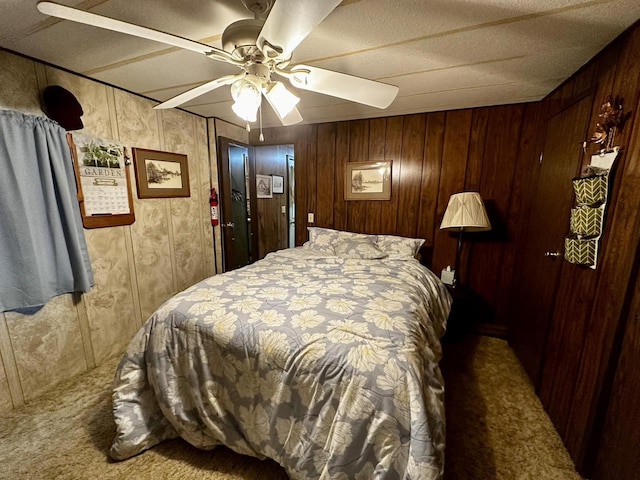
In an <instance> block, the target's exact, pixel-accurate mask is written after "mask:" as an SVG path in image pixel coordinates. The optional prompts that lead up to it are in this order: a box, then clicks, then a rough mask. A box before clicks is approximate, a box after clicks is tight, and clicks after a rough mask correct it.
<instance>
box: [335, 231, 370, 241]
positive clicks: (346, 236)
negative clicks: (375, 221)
mask: <svg viewBox="0 0 640 480" xmlns="http://www.w3.org/2000/svg"><path fill="white" fill-rule="evenodd" d="M353 239H358V240H360V239H364V240H369V241H370V242H372V243H376V242H377V241H378V236H377V235H368V234H366V233H354V232H343V231H338V240H339V241H341V242H343V241H346V240H353Z"/></svg>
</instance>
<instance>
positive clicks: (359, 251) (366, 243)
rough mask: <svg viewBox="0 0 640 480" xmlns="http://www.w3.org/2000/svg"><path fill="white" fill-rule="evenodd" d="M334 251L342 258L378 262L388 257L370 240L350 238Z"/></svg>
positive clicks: (338, 245) (339, 244)
mask: <svg viewBox="0 0 640 480" xmlns="http://www.w3.org/2000/svg"><path fill="white" fill-rule="evenodd" d="M334 250H335V252H336V256H338V257H342V258H359V259H365V260H377V259H381V258H386V257H387V254H386V253H384V252H383V251H382V250H380V249H379V248H378V247H377V246H376V244H375V243H373V242H372V241H371V240H370V239H368V238H350V239H347V240H343V241H341V242H339V243H338V244H336V246H335V249H334Z"/></svg>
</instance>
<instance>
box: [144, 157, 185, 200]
mask: <svg viewBox="0 0 640 480" xmlns="http://www.w3.org/2000/svg"><path fill="white" fill-rule="evenodd" d="M133 160H134V163H135V170H136V185H137V187H138V198H169V197H189V196H190V195H191V193H190V191H189V165H188V163H187V156H186V155H182V154H180V153H170V152H159V151H157V150H146V149H144V148H134V149H133Z"/></svg>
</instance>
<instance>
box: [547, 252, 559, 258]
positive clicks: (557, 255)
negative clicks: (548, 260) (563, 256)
mask: <svg viewBox="0 0 640 480" xmlns="http://www.w3.org/2000/svg"><path fill="white" fill-rule="evenodd" d="M544 256H545V257H559V256H560V252H544Z"/></svg>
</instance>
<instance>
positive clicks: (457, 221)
mask: <svg viewBox="0 0 640 480" xmlns="http://www.w3.org/2000/svg"><path fill="white" fill-rule="evenodd" d="M445 228H456V229H458V230H464V231H465V232H482V231H485V230H491V223H490V222H489V218H488V217H487V211H486V210H485V208H484V202H483V201H482V197H480V194H479V193H478V192H462V193H456V194H453V195H451V198H449V204H448V205H447V209H446V210H445V212H444V217H442V223H441V224H440V229H445Z"/></svg>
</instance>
